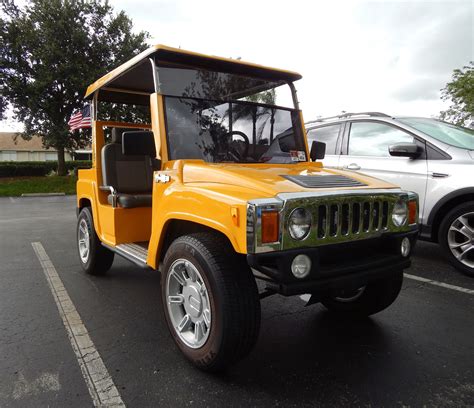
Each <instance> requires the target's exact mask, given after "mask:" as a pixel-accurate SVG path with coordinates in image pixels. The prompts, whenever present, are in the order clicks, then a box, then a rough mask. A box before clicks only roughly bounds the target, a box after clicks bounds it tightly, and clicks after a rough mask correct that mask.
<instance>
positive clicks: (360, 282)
mask: <svg viewBox="0 0 474 408" xmlns="http://www.w3.org/2000/svg"><path fill="white" fill-rule="evenodd" d="M417 236H418V230H412V231H410V232H405V233H398V234H385V235H383V236H382V237H379V238H375V239H367V240H362V241H356V242H348V243H343V244H334V245H325V246H320V247H313V248H298V249H291V250H285V251H275V252H267V253H260V254H248V255H247V262H248V264H249V266H250V267H251V268H253V269H255V270H257V271H258V272H260V273H261V274H263V275H264V276H262V278H263V279H264V280H266V281H267V288H268V289H270V290H272V291H274V292H277V293H280V294H282V295H285V296H290V295H297V294H303V293H318V292H327V291H333V290H338V289H350V288H359V287H361V286H364V285H366V284H368V283H369V282H371V281H374V280H378V279H381V278H383V277H385V276H387V275H390V274H392V273H396V272H399V271H400V270H403V269H405V268H408V267H409V266H410V263H411V261H410V259H409V257H407V258H405V257H403V256H401V254H400V244H401V240H402V239H403V238H404V237H408V238H409V239H410V242H411V247H412V250H413V247H414V245H415V243H416V239H417ZM299 254H305V255H307V256H309V257H310V258H311V272H310V273H309V275H308V276H307V277H306V278H304V279H297V278H295V277H294V276H293V274H292V273H291V263H292V261H293V259H294V257H295V256H296V255H299Z"/></svg>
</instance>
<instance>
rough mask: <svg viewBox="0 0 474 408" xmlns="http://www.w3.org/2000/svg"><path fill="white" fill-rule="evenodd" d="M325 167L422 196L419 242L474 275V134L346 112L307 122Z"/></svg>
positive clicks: (444, 125)
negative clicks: (323, 145) (320, 148)
mask: <svg viewBox="0 0 474 408" xmlns="http://www.w3.org/2000/svg"><path fill="white" fill-rule="evenodd" d="M306 129H307V134H308V140H309V142H311V141H314V140H318V141H320V142H324V143H326V157H325V158H324V165H325V167H330V168H335V169H341V170H342V169H343V170H352V171H354V172H358V173H363V174H367V175H370V176H373V177H378V178H381V179H383V180H386V181H388V182H390V183H393V184H396V185H399V186H400V187H402V188H403V189H406V190H410V191H415V192H416V193H418V195H419V197H420V222H421V235H420V237H421V239H425V240H428V241H433V242H438V243H439V244H440V246H441V248H442V250H443V252H444V254H445V255H446V256H447V258H448V259H449V261H450V262H451V263H452V264H453V265H454V266H455V267H456V268H457V269H459V270H460V271H462V272H464V273H466V274H468V275H470V276H474V131H473V130H471V129H467V128H463V127H460V126H454V125H452V124H449V123H446V122H442V121H440V120H437V119H429V118H418V117H392V116H389V115H386V114H383V113H379V112H363V113H347V114H344V115H341V116H335V117H330V118H323V119H318V120H314V121H310V122H307V123H306Z"/></svg>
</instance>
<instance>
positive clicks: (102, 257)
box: [76, 207, 114, 275]
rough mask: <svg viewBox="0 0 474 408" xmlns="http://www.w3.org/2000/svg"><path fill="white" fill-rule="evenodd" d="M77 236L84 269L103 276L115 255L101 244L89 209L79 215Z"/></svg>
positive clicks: (84, 209) (86, 208) (89, 272)
mask: <svg viewBox="0 0 474 408" xmlns="http://www.w3.org/2000/svg"><path fill="white" fill-rule="evenodd" d="M76 236H77V249H78V251H79V259H80V261H81V266H82V269H84V270H85V271H86V272H87V273H88V274H90V275H103V274H104V273H105V272H107V271H108V270H109V269H110V267H111V266H112V263H113V261H114V253H113V252H112V251H110V250H108V249H107V248H105V247H104V246H102V244H101V243H100V240H99V237H98V236H97V234H96V233H95V229H94V222H93V220H92V212H91V209H90V208H89V207H85V208H83V209H82V210H81V212H80V213H79V217H78V218H77V234H76Z"/></svg>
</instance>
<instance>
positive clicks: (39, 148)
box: [0, 132, 92, 161]
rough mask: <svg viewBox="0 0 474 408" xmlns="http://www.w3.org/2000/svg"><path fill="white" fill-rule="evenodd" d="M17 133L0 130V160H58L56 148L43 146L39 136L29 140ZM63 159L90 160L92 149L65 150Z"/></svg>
mask: <svg viewBox="0 0 474 408" xmlns="http://www.w3.org/2000/svg"><path fill="white" fill-rule="evenodd" d="M17 135H18V134H17V133H13V132H0V161H50V160H58V154H57V152H56V150H54V149H52V148H49V149H47V148H45V147H44V146H43V142H42V141H41V138H40V137H38V136H33V137H32V138H31V140H24V139H22V138H21V137H20V136H18V137H16V140H15V136H17ZM65 159H66V160H67V161H70V160H91V159H92V150H91V149H90V147H89V148H86V149H80V150H76V151H74V152H73V153H72V154H71V153H68V152H66V153H65Z"/></svg>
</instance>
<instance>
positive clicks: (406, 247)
mask: <svg viewBox="0 0 474 408" xmlns="http://www.w3.org/2000/svg"><path fill="white" fill-rule="evenodd" d="M410 249H411V244H410V240H409V239H408V238H407V237H405V238H403V239H402V245H401V246H400V252H401V253H402V256H403V257H405V258H406V257H407V256H408V255H410Z"/></svg>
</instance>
